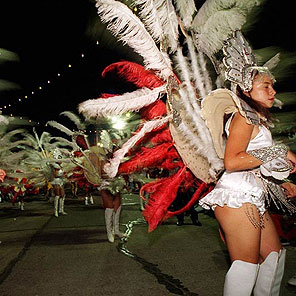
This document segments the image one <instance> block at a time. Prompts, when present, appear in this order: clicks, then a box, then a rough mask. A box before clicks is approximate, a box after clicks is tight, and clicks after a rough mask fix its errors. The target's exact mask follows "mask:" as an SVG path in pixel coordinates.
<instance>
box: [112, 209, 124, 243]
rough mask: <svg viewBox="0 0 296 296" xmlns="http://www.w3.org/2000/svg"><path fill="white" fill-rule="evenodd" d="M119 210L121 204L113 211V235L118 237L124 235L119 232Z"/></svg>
mask: <svg viewBox="0 0 296 296" xmlns="http://www.w3.org/2000/svg"><path fill="white" fill-rule="evenodd" d="M120 212H121V206H119V208H118V209H117V211H116V212H115V213H114V222H113V227H114V235H116V236H118V237H119V238H123V237H126V235H125V234H124V233H123V232H120V230H119V218H120Z"/></svg>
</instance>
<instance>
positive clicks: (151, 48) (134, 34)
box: [96, 0, 173, 80]
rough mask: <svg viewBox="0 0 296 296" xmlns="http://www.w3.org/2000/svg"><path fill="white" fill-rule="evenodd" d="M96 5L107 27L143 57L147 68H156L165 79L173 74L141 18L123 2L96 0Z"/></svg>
mask: <svg viewBox="0 0 296 296" xmlns="http://www.w3.org/2000/svg"><path fill="white" fill-rule="evenodd" d="M96 7H97V8H98V14H99V16H100V17H101V20H102V22H104V23H108V26H107V28H108V29H109V30H110V31H111V32H112V33H113V34H114V35H115V36H116V37H118V39H119V40H121V41H122V42H123V43H124V44H127V45H129V46H130V47H131V48H133V49H134V50H135V51H136V52H137V53H138V54H140V55H141V56H142V57H143V60H144V65H145V67H146V68H147V69H153V70H156V71H157V72H158V73H157V74H158V75H159V76H160V77H162V78H164V79H165V80H166V79H167V78H168V77H169V76H171V75H173V72H172V69H171V62H170V59H169V57H168V55H167V53H164V52H161V51H159V49H158V47H157V46H156V44H155V42H154V40H153V38H152V37H151V35H150V34H149V33H148V31H147V30H146V28H145V27H144V25H143V23H142V22H141V20H140V19H139V18H138V17H137V16H136V15H135V14H133V13H132V11H131V10H130V9H129V8H128V7H127V6H126V5H124V4H122V3H120V2H118V1H114V0H97V3H96Z"/></svg>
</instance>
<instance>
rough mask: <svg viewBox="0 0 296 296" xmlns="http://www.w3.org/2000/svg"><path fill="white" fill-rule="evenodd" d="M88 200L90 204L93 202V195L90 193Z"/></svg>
mask: <svg viewBox="0 0 296 296" xmlns="http://www.w3.org/2000/svg"><path fill="white" fill-rule="evenodd" d="M89 201H90V204H91V205H93V204H94V199H93V197H92V196H91V195H90V196H89Z"/></svg>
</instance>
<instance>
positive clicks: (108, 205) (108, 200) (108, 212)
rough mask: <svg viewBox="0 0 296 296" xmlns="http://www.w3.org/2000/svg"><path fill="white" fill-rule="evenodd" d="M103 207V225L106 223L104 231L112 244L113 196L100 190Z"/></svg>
mask: <svg viewBox="0 0 296 296" xmlns="http://www.w3.org/2000/svg"><path fill="white" fill-rule="evenodd" d="M100 194H101V197H102V200H103V206H104V207H105V223H106V231H107V238H108V241H109V242H110V243H113V242H114V234H113V214H114V209H113V196H112V195H111V193H110V192H109V191H108V190H101V192H100Z"/></svg>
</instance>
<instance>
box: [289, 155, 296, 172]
mask: <svg viewBox="0 0 296 296" xmlns="http://www.w3.org/2000/svg"><path fill="white" fill-rule="evenodd" d="M287 158H288V159H289V160H290V161H291V162H292V164H293V166H294V168H293V169H292V171H291V172H290V174H293V173H295V172H296V154H295V153H293V152H292V151H290V150H289V151H288V155H287Z"/></svg>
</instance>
